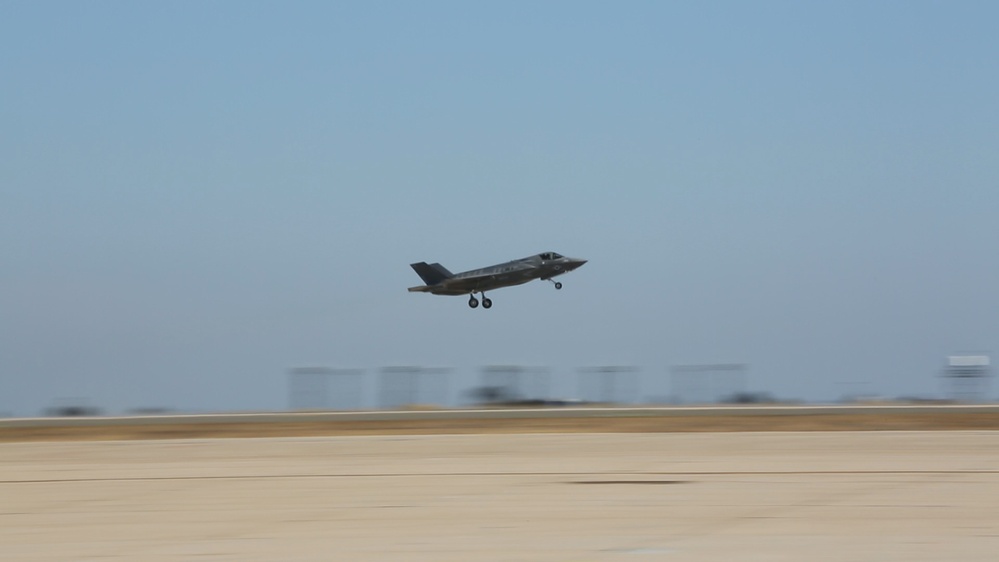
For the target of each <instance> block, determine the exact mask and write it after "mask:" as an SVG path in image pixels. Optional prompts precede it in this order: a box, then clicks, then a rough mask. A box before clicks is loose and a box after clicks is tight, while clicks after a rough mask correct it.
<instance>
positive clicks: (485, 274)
mask: <svg viewBox="0 0 999 562" xmlns="http://www.w3.org/2000/svg"><path fill="white" fill-rule="evenodd" d="M584 263H586V260H580V259H575V258H567V257H565V256H562V255H560V254H556V253H555V252H544V253H541V254H535V255H533V256H529V257H526V258H523V259H519V260H513V261H508V262H506V263H501V264H497V265H493V266H490V267H483V268H482V269H473V270H471V271H464V272H462V273H457V274H455V273H451V272H450V271H448V270H447V269H446V268H445V267H444V266H443V265H441V264H439V263H434V264H429V265H428V264H427V263H426V262H422V261H421V262H420V263H413V264H410V267H412V268H413V269H414V270H415V271H416V273H417V275H419V276H420V277H421V278H422V279H423V282H424V283H426V285H420V286H419V287H410V288H409V291H410V292H411V293H431V294H434V295H468V306H470V307H472V308H476V307H477V306H479V299H477V298H475V293H480V294H481V295H482V308H491V307H492V306H493V301H491V300H489V298H488V297H486V291H491V290H493V289H500V288H503V287H512V286H514V285H522V284H524V283H527V282H528V281H533V280H534V279H542V280H544V281H551V282H552V283H554V284H555V288H556V289H561V288H562V283H560V282H558V281H553V280H552V277H555V276H557V275H562V274H563V273H568V272H570V271H572V270H573V269H576V268H577V267H579V266H581V265H583V264H584Z"/></svg>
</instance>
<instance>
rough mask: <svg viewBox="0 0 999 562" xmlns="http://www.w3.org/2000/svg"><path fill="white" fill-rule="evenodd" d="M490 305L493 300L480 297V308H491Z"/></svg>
mask: <svg viewBox="0 0 999 562" xmlns="http://www.w3.org/2000/svg"><path fill="white" fill-rule="evenodd" d="M492 307H493V301H491V300H489V299H482V308H492Z"/></svg>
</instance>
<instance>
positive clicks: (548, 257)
mask: <svg viewBox="0 0 999 562" xmlns="http://www.w3.org/2000/svg"><path fill="white" fill-rule="evenodd" d="M540 256H541V259H542V260H544V261H549V260H557V259H559V258H561V257H562V255H561V254H556V253H555V252H545V253H543V254H540Z"/></svg>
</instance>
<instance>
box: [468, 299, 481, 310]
mask: <svg viewBox="0 0 999 562" xmlns="http://www.w3.org/2000/svg"><path fill="white" fill-rule="evenodd" d="M468 306H469V307H471V308H478V307H479V299H477V298H475V297H469V299H468Z"/></svg>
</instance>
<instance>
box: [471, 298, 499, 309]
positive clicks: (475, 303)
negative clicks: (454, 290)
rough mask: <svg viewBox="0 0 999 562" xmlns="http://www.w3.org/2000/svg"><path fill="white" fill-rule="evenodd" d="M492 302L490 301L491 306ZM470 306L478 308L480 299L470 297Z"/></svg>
mask: <svg viewBox="0 0 999 562" xmlns="http://www.w3.org/2000/svg"><path fill="white" fill-rule="evenodd" d="M492 304H493V303H489V306H492ZM468 306H470V307H472V308H478V307H479V299H477V298H475V297H468ZM489 306H487V307H486V308H489Z"/></svg>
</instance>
